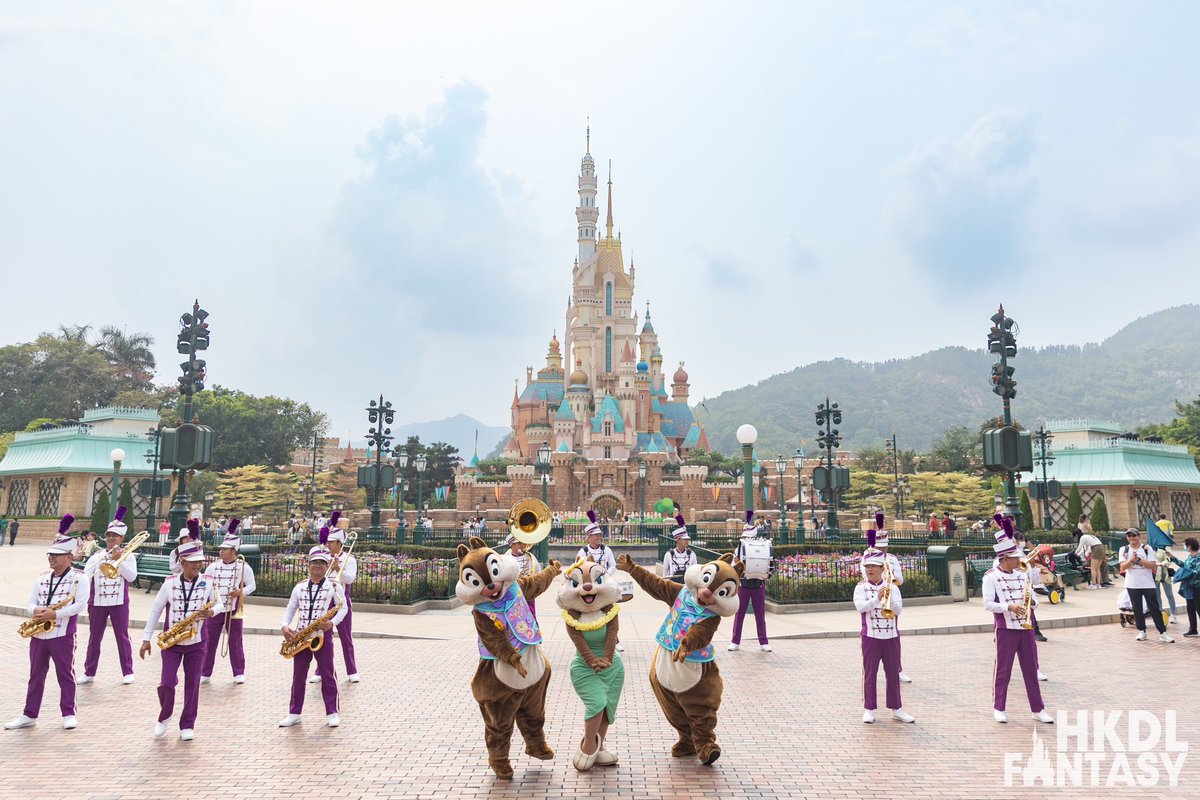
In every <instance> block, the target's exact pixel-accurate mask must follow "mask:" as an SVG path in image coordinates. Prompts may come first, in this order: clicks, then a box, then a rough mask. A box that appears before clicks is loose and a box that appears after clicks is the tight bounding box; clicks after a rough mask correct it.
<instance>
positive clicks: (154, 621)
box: [138, 520, 225, 742]
mask: <svg viewBox="0 0 1200 800" xmlns="http://www.w3.org/2000/svg"><path fill="white" fill-rule="evenodd" d="M191 521H192V520H188V522H191ZM176 552H177V553H178V554H179V565H180V566H179V574H178V575H172V576H171V577H169V578H167V579H166V580H165V581H163V584H162V587H161V588H160V589H159V590H158V595H157V596H156V597H155V598H154V605H153V606H152V607H151V608H150V616H149V618H148V619H147V620H146V628H145V630H143V631H142V646H141V649H140V650H139V651H138V655H139V656H141V658H142V659H143V660H144V659H145V658H146V654H147V653H149V652H150V639H151V638H152V637H153V636H154V629H155V627H157V626H158V621H159V619H160V618H162V614H163V610H164V609H165V610H166V612H167V621H166V623H165V625H164V626H163V630H170V628H171V627H172V626H173V625H175V624H176V623H178V622H181V621H183V619H184V618H185V617H188V616H190V615H191V614H193V613H195V612H197V611H200V609H201V608H202V607H203V606H205V605H206V604H208V603H209V602H210V601H212V602H213V606H212V608H209V609H206V610H204V611H200V615H199V616H200V619H202V620H206V619H210V618H212V617H213V616H215V615H216V614H220V613H221V612H222V611H224V610H225V607H224V604H223V603H222V602H221V597H220V595H218V594H217V587H216V584H215V583H214V582H213V581H211V580H208V579H207V578H206V577H205V576H203V575H202V574H201V570H202V569H203V568H204V546H203V545H202V544H200V542H195V541H189V542H185V543H184V544H182V545H180V546H179V548H178V549H177V550H176ZM204 627H205V626H204V624H203V623H202V622H199V621H197V622H195V623H194V624H193V625H192V635H191V637H190V638H188V639H187V640H185V641H183V642H180V643H179V644H177V645H175V646H173V647H168V648H166V649H165V650H162V651H161V655H162V674H161V677H160V678H159V681H158V703H159V713H158V722H157V723H156V724H155V725H154V737H155V738H156V739H160V738H162V737H163V736H164V735H166V733H167V720H169V719H170V718H171V715H172V714H173V713H174V712H175V687H176V686H177V685H178V684H179V667H180V665H183V713H182V714H180V715H179V738H180V739H182V740H183V741H185V742H190V741H191V740H192V739H193V737H194V736H195V727H196V712H197V710H198V709H199V705H200V668H201V666H203V663H204Z"/></svg>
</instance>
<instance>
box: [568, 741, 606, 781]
mask: <svg viewBox="0 0 1200 800" xmlns="http://www.w3.org/2000/svg"><path fill="white" fill-rule="evenodd" d="M599 755H600V734H598V733H597V734H596V749H595V750H593V751H592V752H591V753H585V752H583V747H582V745H581V746H579V747H576V748H575V755H573V756H571V765H572V766H573V767H575V769H577V770H579V771H580V772H587V771H588V770H589V769H591V768H592V767H593V766H595V764H596V757H597V756H599Z"/></svg>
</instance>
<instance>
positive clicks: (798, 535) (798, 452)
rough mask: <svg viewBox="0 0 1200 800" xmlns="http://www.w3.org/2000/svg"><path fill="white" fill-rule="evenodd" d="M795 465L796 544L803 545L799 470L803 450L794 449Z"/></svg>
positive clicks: (801, 479) (802, 484)
mask: <svg viewBox="0 0 1200 800" xmlns="http://www.w3.org/2000/svg"><path fill="white" fill-rule="evenodd" d="M792 463H793V464H795V465H796V544H804V479H803V478H802V477H801V470H802V469H804V448H803V447H799V448H796V453H795V454H794V455H793V456H792Z"/></svg>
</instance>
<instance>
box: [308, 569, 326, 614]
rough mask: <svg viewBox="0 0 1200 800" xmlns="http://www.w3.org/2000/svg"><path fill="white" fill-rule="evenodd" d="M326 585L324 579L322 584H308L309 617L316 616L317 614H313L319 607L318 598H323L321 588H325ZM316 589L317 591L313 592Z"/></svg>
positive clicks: (310, 582)
mask: <svg viewBox="0 0 1200 800" xmlns="http://www.w3.org/2000/svg"><path fill="white" fill-rule="evenodd" d="M324 585H325V579H324V578H322V579H321V582H320V583H313V582H312V581H309V582H308V615H309V617H315V616H316V614H315V613H314V612H313V609H314V608H315V607H316V605H317V598H318V597H320V596H321V587H323V586H324ZM314 589H315V590H316V591H315V592H314V591H313V590H314Z"/></svg>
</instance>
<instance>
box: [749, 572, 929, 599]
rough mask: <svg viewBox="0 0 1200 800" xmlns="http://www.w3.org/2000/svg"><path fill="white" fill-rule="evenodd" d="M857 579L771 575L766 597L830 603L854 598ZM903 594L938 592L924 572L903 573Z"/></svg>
mask: <svg viewBox="0 0 1200 800" xmlns="http://www.w3.org/2000/svg"><path fill="white" fill-rule="evenodd" d="M859 580H860V579H858V578H803V579H799V580H796V579H794V578H789V577H782V578H781V577H779V576H774V577H771V578H768V579H767V597H768V598H770V599H771V600H774V601H775V602H776V603H783V604H795V603H832V602H838V601H847V600H853V599H854V587H855V586H857V585H858V583H859ZM900 591H901V593H902V594H903V596H905V597H926V596H933V595H940V594H941V593H942V590H941V586H940V585H939V584H938V582H937V580H936V579H935V578H933V577H932V576H930V575H928V574H926V573H924V572H913V573H909V574H907V575H905V576H904V586H903V588H902V589H901V590H900Z"/></svg>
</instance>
